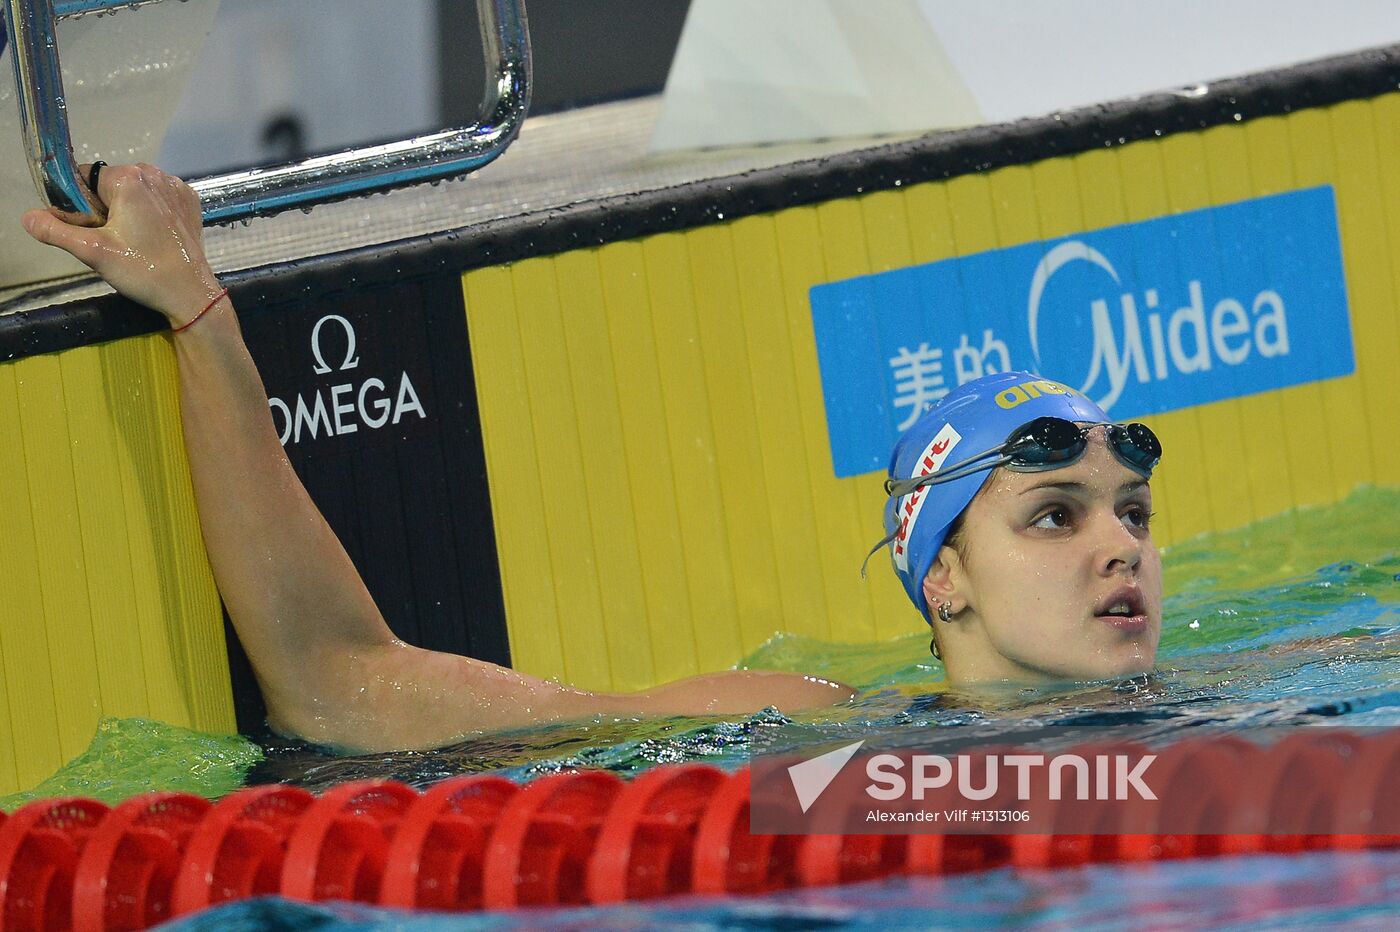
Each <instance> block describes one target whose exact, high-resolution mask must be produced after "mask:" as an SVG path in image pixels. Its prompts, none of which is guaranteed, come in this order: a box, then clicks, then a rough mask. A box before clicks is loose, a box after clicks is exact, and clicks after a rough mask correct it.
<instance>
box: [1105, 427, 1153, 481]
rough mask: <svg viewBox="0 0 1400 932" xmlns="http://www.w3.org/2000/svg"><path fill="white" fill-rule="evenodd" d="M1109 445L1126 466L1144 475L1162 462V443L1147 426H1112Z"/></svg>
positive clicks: (1109, 430) (1109, 433) (1109, 428)
mask: <svg viewBox="0 0 1400 932" xmlns="http://www.w3.org/2000/svg"><path fill="white" fill-rule="evenodd" d="M1108 444H1109V446H1110V447H1111V448H1112V449H1113V452H1114V453H1115V454H1117V456H1118V458H1119V459H1120V460H1122V461H1123V463H1124V465H1126V466H1129V467H1131V468H1133V469H1136V470H1138V471H1139V472H1141V473H1144V474H1146V473H1151V472H1152V470H1154V469H1156V468H1157V464H1158V463H1160V462H1161V461H1162V442H1161V441H1160V440H1158V439H1157V435H1156V434H1154V433H1153V432H1152V429H1151V428H1150V427H1148V426H1147V425H1146V424H1136V423H1134V424H1110V425H1109V427H1108Z"/></svg>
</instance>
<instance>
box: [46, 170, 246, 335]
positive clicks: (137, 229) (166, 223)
mask: <svg viewBox="0 0 1400 932" xmlns="http://www.w3.org/2000/svg"><path fill="white" fill-rule="evenodd" d="M80 171H81V172H82V174H83V177H87V172H88V166H80ZM97 187H98V191H97V192H96V193H97V196H98V197H99V198H101V199H102V201H103V202H104V203H105V204H106V205H107V209H108V214H107V222H106V223H104V224H103V225H102V226H100V227H81V226H75V225H74V224H71V223H65V222H64V221H63V220H62V219H60V218H59V217H58V216H57V215H56V214H55V213H54V212H52V211H47V210H31V211H28V212H27V213H25V214H24V216H23V217H21V218H20V222H21V223H22V224H23V225H24V229H25V232H27V233H28V234H29V235H30V236H32V237H34V238H35V239H36V240H38V241H39V242H41V243H46V244H48V245H50V246H56V247H58V248H59V249H62V250H64V251H65V252H67V253H70V254H71V255H72V256H73V257H74V258H76V259H77V260H78V261H79V262H82V263H83V264H84V265H86V266H87V267H88V268H90V269H92V270H93V271H94V272H96V273H97V274H98V275H101V276H102V277H103V278H104V279H106V280H107V282H108V283H109V284H110V285H111V286H112V287H113V288H115V289H117V291H118V292H120V293H121V294H123V295H125V296H126V297H128V298H130V299H131V300H133V301H136V302H137V303H139V304H144V305H145V306H147V307H149V308H152V309H153V310H156V311H159V312H160V313H161V314H163V315H164V316H165V318H166V319H167V320H169V321H170V325H171V326H172V327H179V326H181V325H182V324H184V323H186V322H188V321H189V320H190V319H191V318H193V317H194V316H195V315H196V314H198V313H199V311H200V309H201V308H203V307H204V306H205V305H206V304H208V303H209V301H210V300H212V299H213V298H214V296H215V295H217V294H218V293H219V291H220V290H221V289H220V286H219V281H218V279H217V278H216V277H215V275H214V272H213V270H212V269H210V267H209V263H208V261H207V260H206V259H205V257H204V224H203V220H202V218H201V215H200V210H199V196H198V195H197V194H195V193H194V191H193V190H192V189H191V188H190V186H189V185H187V184H185V183H184V182H183V181H181V180H180V179H179V178H176V177H175V176H174V175H167V174H166V173H165V172H163V171H161V170H160V169H159V168H156V167H155V166H154V165H144V164H143V165H109V166H107V167H106V168H104V169H103V170H102V171H101V173H100V175H99V177H98V184H97Z"/></svg>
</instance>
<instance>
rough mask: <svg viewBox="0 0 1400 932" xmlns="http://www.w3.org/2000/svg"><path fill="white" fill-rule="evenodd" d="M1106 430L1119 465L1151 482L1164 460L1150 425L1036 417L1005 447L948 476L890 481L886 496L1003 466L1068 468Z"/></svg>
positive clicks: (961, 465)
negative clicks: (1101, 429)
mask: <svg viewBox="0 0 1400 932" xmlns="http://www.w3.org/2000/svg"><path fill="white" fill-rule="evenodd" d="M1100 426H1104V427H1106V433H1107V439H1108V448H1109V449H1110V450H1112V451H1113V455H1114V456H1116V457H1117V458H1118V462H1120V463H1122V464H1123V465H1124V466H1127V467H1128V468H1129V469H1131V470H1132V471H1133V472H1135V473H1138V474H1139V475H1140V476H1142V477H1143V478H1144V479H1147V478H1151V476H1152V470H1153V469H1155V468H1156V466H1157V463H1158V462H1160V461H1161V459H1162V444H1161V442H1160V441H1159V440H1158V439H1157V435H1156V434H1154V433H1153V432H1152V429H1151V428H1149V427H1148V426H1147V425H1146V424H1136V423H1134V424H1107V425H1099V424H1090V425H1088V426H1085V427H1081V426H1079V425H1078V424H1076V423H1075V422H1074V421H1067V420H1065V419H1064V418H1062V417H1038V418H1036V419H1035V420H1033V421H1029V422H1027V423H1025V424H1022V425H1021V426H1020V427H1018V428H1016V429H1015V430H1013V431H1012V432H1011V434H1010V435H1009V436H1008V437H1007V438H1006V442H1005V443H1002V444H1001V445H999V446H996V447H993V448H992V449H990V450H988V451H986V452H985V453H979V454H977V455H976V456H974V457H971V458H970V459H967V460H964V461H963V462H961V463H959V464H958V465H956V466H954V467H953V468H951V469H949V470H946V471H944V472H935V473H931V474H929V475H927V476H915V477H914V478H912V479H886V480H885V492H886V494H888V495H891V496H894V497H902V496H905V495H908V494H909V493H910V492H913V491H914V490H915V489H921V488H923V487H924V486H929V485H939V484H941V483H944V482H954V481H956V480H958V479H961V478H963V477H964V476H968V475H971V474H972V473H975V472H980V471H982V470H984V469H996V468H997V467H999V466H1004V467H1005V468H1007V469H1011V470H1015V471H1016V472H1044V471H1045V470H1049V469H1059V468H1060V467H1062V466H1068V465H1069V464H1070V463H1073V462H1074V461H1075V460H1077V459H1079V458H1080V457H1081V456H1083V455H1084V451H1085V450H1087V449H1088V448H1089V431H1091V430H1093V429H1094V428H1096V427H1100Z"/></svg>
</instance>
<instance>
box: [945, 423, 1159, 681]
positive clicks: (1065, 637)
mask: <svg viewBox="0 0 1400 932" xmlns="http://www.w3.org/2000/svg"><path fill="white" fill-rule="evenodd" d="M1151 514H1152V492H1151V489H1150V487H1149V485H1148V483H1147V481H1146V480H1144V479H1143V478H1142V476H1141V475H1139V474H1138V473H1136V472H1134V471H1133V470H1131V469H1129V468H1127V467H1126V466H1124V465H1123V464H1122V463H1120V462H1119V461H1118V460H1117V458H1116V457H1114V455H1113V453H1112V452H1111V451H1110V450H1109V448H1108V444H1107V443H1106V441H1105V439H1104V431H1103V430H1102V429H1097V430H1093V431H1091V432H1090V434H1089V446H1088V449H1087V450H1086V451H1085V453H1084V455H1083V456H1082V457H1081V458H1080V459H1079V460H1078V461H1077V462H1075V463H1073V464H1071V465H1069V466H1066V467H1064V468H1062V469H1056V470H1051V471H1048V472H1037V473H1022V472H1013V471H1010V470H1007V469H998V470H996V471H995V472H994V473H993V474H992V476H991V478H990V479H989V481H988V482H987V484H986V485H985V486H984V487H983V489H982V491H981V492H979V493H978V496H977V498H975V499H974V500H973V502H972V504H971V505H969V506H968V509H967V512H966V513H965V518H964V527H965V544H964V546H963V548H962V550H963V555H959V553H958V552H957V551H956V550H954V548H952V547H947V546H945V547H943V548H942V549H941V550H940V551H939V556H938V559H937V561H936V562H935V563H934V566H933V568H932V569H931V570H930V571H929V575H928V576H927V577H926V578H925V580H924V593H925V596H926V597H927V598H928V601H929V604H930V605H933V606H937V605H939V604H940V603H943V602H949V603H951V607H952V613H953V620H952V621H951V622H950V623H944V622H941V621H935V622H934V625H935V628H936V635H937V637H938V638H939V643H940V645H941V650H942V654H943V657H944V660H945V664H946V666H947V670H948V679H949V682H950V683H951V684H953V685H955V686H964V687H966V686H975V685H976V684H979V683H988V684H990V683H1025V684H1046V683H1055V682H1084V681H1094V680H1105V679H1114V678H1119V677H1125V676H1131V675H1134V674H1137V673H1142V672H1145V671H1147V670H1150V669H1151V668H1152V665H1153V661H1154V659H1155V657H1156V653H1157V642H1158V640H1159V638H1160V637H1161V631H1162V559H1161V555H1160V553H1159V552H1158V550H1157V546H1156V544H1154V543H1153V541H1152V532H1151V526H1150V517H1151ZM1124 606H1126V611H1125V612H1124V611H1122V609H1123V607H1124ZM1114 609H1118V610H1119V611H1118V612H1117V613H1113V612H1112V610H1114ZM935 617H936V616H935Z"/></svg>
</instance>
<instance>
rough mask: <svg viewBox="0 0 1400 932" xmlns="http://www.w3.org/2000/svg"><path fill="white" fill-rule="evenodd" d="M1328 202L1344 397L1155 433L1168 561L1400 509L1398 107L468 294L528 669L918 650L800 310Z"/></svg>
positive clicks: (1160, 427) (579, 670)
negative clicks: (1261, 199) (1350, 355)
mask: <svg viewBox="0 0 1400 932" xmlns="http://www.w3.org/2000/svg"><path fill="white" fill-rule="evenodd" d="M1324 184H1325V185H1332V186H1333V187H1334V189H1335V191H1336V197H1337V209H1338V217H1339V223H1340V228H1341V237H1342V246H1343V254H1344V261H1345V266H1346V276H1347V285H1348V291H1349V297H1350V306H1351V314H1352V328H1353V340H1354V344H1355V348H1356V359H1357V374H1356V375H1354V376H1349V377H1345V378H1340V379H1332V380H1329V381H1325V382H1320V383H1313V384H1308V385H1301V386H1297V387H1294V388H1288V389H1283V390H1280V391H1273V392H1268V393H1264V394H1256V395H1249V396H1245V397H1242V398H1237V399H1233V400H1229V401H1223V402H1218V403H1214V404H1209V405H1204V406H1201V407H1198V408H1193V409H1187V410H1181V411H1174V412H1170V413H1167V414H1163V415H1159V416H1157V417H1154V418H1152V419H1151V423H1152V424H1153V426H1154V428H1155V429H1157V431H1158V433H1159V434H1160V435H1161V436H1162V439H1163V442H1164V444H1165V446H1166V449H1167V459H1166V462H1165V463H1164V466H1163V468H1162V469H1161V470H1160V472H1159V473H1158V475H1157V478H1156V479H1155V480H1154V482H1153V486H1154V493H1155V499H1156V501H1155V506H1156V509H1157V511H1158V513H1159V515H1160V518H1159V520H1158V523H1157V527H1158V528H1159V540H1160V541H1162V542H1164V543H1170V542H1171V541H1173V540H1181V539H1184V538H1187V537H1190V536H1193V535H1195V534H1198V533H1201V532H1203V531H1206V530H1210V529H1224V528H1229V527H1235V526H1238V525H1241V524H1244V523H1246V522H1249V521H1252V520H1255V519H1257V518H1260V517H1264V516H1267V515H1272V514H1277V513H1279V512H1280V511H1284V510H1286V509H1288V508H1290V507H1294V506H1297V505H1308V504H1317V503H1324V502H1329V501H1334V500H1336V499H1338V498H1340V497H1342V496H1344V495H1346V494H1348V493H1349V492H1350V491H1351V490H1352V489H1353V488H1355V487H1356V486H1357V485H1358V484H1360V483H1366V482H1378V483H1397V482H1400V431H1397V430H1396V429H1395V424H1396V423H1397V418H1396V416H1395V414H1394V413H1393V412H1394V409H1395V407H1394V406H1395V402H1394V398H1395V394H1396V393H1395V391H1394V380H1395V375H1394V367H1393V360H1394V359H1396V358H1397V354H1400V324H1398V323H1397V314H1396V310H1395V302H1396V297H1397V294H1400V261H1397V258H1396V255H1395V252H1394V250H1393V249H1392V244H1394V243H1400V95H1387V96H1385V97H1382V98H1378V99H1376V100H1370V101H1354V102H1350V103H1345V104H1342V105H1339V106H1335V107H1330V108H1323V109H1316V110H1309V111H1300V112H1298V113H1294V114H1291V115H1289V116H1285V117H1271V118H1267V119H1260V120H1255V121H1251V122H1247V123H1240V124H1238V125H1232V126H1222V127H1217V128H1213V129H1210V130H1206V131H1203V132H1198V133H1182V134H1177V135H1174V136H1168V137H1164V138H1162V139H1160V140H1151V141H1145V142H1138V143H1134V144H1131V145H1127V146H1122V147H1118V148H1114V149H1106V150H1101V151H1093V152H1087V153H1084V154H1080V155H1076V156H1071V157H1064V158H1055V159H1048V160H1046V161H1043V162H1040V163H1037V164H1032V165H1026V166H1017V167H1011V168H1005V169H1001V170H998V171H994V172H990V173H987V174H982V175H971V176H963V177H959V178H955V179H952V180H951V181H948V182H939V183H927V184H919V185H913V186H910V187H907V188H901V189H899V190H894V191H882V192H879V193H875V194H870V195H865V196H861V197H855V198H847V199H841V200H834V201H830V202H827V203H824V204H820V205H818V206H815V207H799V208H792V209H788V210H783V211H780V212H778V213H776V214H772V215H768V216H760V217H748V218H744V219H741V220H738V221H733V222H729V223H721V224H717V225H713V226H708V227H704V228H699V229H695V230H690V231H686V232H679V233H668V234H664V235H659V236H654V237H649V238H645V239H642V240H640V241H637V242H630V243H620V244H615V245H610V246H605V247H602V248H599V249H590V250H582V251H578V252H574V253H569V254H567V255H563V256H558V257H553V258H546V259H536V260H531V261H529V262H523V263H520V264H518V265H516V266H514V267H513V268H511V269H509V270H502V269H486V270H482V271H477V272H471V273H468V274H467V275H466V277H465V290H466V295H467V315H468V324H469V328H470V331H471V340H472V351H473V354H474V358H475V360H476V372H477V384H478V394H479V396H480V403H481V411H482V420H483V430H484V431H485V436H486V446H487V466H488V471H489V475H490V483H491V490H492V498H493V503H494V506H495V521H496V527H497V534H498V542H499V547H500V557H501V568H502V574H503V582H504V586H505V591H506V598H507V613H508V625H509V629H510V636H511V647H512V651H513V653H514V656H515V660H516V663H517V665H518V666H520V667H521V668H522V669H525V670H529V671H532V672H535V673H540V674H544V675H552V676H559V677H562V678H565V679H567V680H570V681H572V682H574V683H577V684H579V685H583V686H590V687H618V688H623V687H627V688H630V687H636V686H641V685H646V683H648V682H652V681H655V680H666V679H671V678H674V677H676V676H680V675H684V674H687V673H691V672H696V671H699V670H709V669H716V668H721V667H725V666H728V665H731V664H733V663H734V662H735V660H737V659H738V658H739V657H740V656H742V655H743V653H744V652H746V651H749V650H752V649H753V648H754V647H756V646H758V644H759V643H761V642H762V641H763V640H765V639H766V638H768V637H770V636H771V635H773V634H774V633H777V632H794V633H800V634H804V635H810V636H815V637H827V638H833V639H836V640H845V641H858V640H865V639H870V638H884V637H889V636H893V635H896V634H900V633H904V632H908V631H912V630H918V621H917V619H916V618H915V617H913V615H912V613H911V609H910V608H909V607H908V605H907V603H906V602H905V601H904V599H903V595H902V593H901V592H900V590H899V588H898V586H897V585H896V584H895V582H894V580H893V578H892V576H891V574H889V573H888V571H886V570H885V569H884V566H883V563H882V562H879V565H878V570H877V572H875V573H874V574H873V575H872V577H871V578H870V579H869V580H866V581H862V580H861V579H860V577H859V574H858V572H857V567H858V566H859V563H860V560H861V558H862V557H863V556H864V554H865V551H866V550H867V549H868V548H869V547H870V545H871V544H872V543H873V542H874V541H875V540H876V539H878V538H879V536H880V533H881V530H880V519H879V513H880V506H881V503H882V496H881V494H880V490H879V482H878V480H877V478H876V477H873V476H866V477H858V478H853V479H846V480H837V479H836V478H834V474H833V470H832V465H831V458H830V452H829V447H828V443H827V429H826V415H825V409H824V406H823V402H822V394H821V380H820V374H819V371H818V368H817V356H816V347H815V340H814V337H813V333H812V320H811V306H810V303H809V298H808V292H809V289H810V288H811V287H812V286H813V285H816V284H820V283H823V282H829V281H835V280H839V279H845V278H850V277H852V276H857V275H863V274H867V273H871V272H878V271H883V270H886V269H892V268H901V267H905V266H908V265H911V264H916V263H924V262H933V261H937V260H940V259H945V258H949V257H951V256H959V255H968V254H971V253H977V252H982V251H985V250H990V249H997V248H1000V247H1005V246H1013V245H1018V244H1021V243H1026V242H1031V241H1035V240H1040V239H1046V238H1053V237H1058V236H1064V235H1070V234H1073V233H1076V232H1079V231H1083V230H1094V229H1100V228H1103V227H1108V226H1113V225H1116V224H1121V223H1128V222H1134V221H1140V220H1147V219H1151V218H1155V217H1161V216H1165V215H1169V214H1174V213H1179V212H1182V211H1189V210H1195V209H1198V208H1203V207H1209V206H1212V205H1217V204H1225V203H1231V202H1235V201H1240V200H1244V199H1248V198H1252V197H1258V196H1262V195H1267V194H1274V193H1279V192H1283V191H1290V190H1296V189H1299V188H1306V187H1312V186H1314V185H1324ZM1221 261H1228V260H1225V259H1222V260H1221ZM1182 271H1183V273H1185V272H1187V271H1189V270H1185V269H1183V270H1182ZM974 302H975V298H974V299H970V300H969V301H968V306H963V307H960V308H958V309H957V310H956V311H955V312H953V313H956V314H957V315H958V317H959V319H957V320H955V321H952V322H951V323H953V324H955V325H957V326H961V327H964V329H965V330H966V331H968V332H975V327H976V323H977V319H978V308H977V307H976V306H971V305H972V304H973V303H974ZM1290 313H1291V314H1292V313H1306V310H1305V309H1301V308H1299V309H1292V308H1290ZM877 562H878V561H877Z"/></svg>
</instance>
